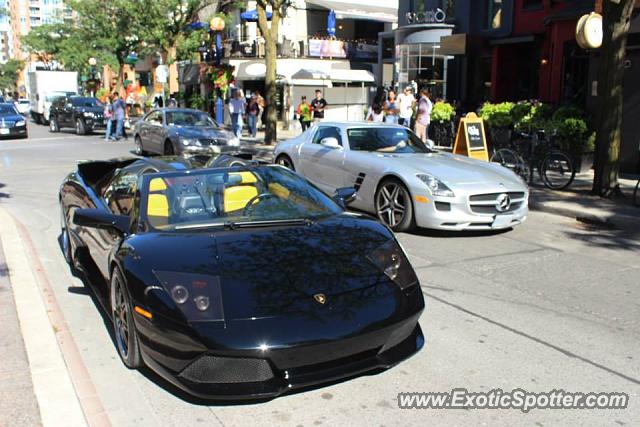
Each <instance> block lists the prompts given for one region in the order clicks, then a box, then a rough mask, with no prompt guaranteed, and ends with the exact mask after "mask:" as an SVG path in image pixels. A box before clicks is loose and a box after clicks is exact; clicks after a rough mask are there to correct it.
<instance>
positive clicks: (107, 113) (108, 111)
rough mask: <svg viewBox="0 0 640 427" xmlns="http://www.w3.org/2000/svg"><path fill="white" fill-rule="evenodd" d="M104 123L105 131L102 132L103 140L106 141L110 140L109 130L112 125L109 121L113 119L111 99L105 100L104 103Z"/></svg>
mask: <svg viewBox="0 0 640 427" xmlns="http://www.w3.org/2000/svg"><path fill="white" fill-rule="evenodd" d="M103 114H104V122H105V125H106V129H105V131H104V140H105V141H108V140H109V139H111V129H112V123H111V119H112V118H113V106H112V105H111V99H109V98H107V101H106V102H105V103H104V112H103Z"/></svg>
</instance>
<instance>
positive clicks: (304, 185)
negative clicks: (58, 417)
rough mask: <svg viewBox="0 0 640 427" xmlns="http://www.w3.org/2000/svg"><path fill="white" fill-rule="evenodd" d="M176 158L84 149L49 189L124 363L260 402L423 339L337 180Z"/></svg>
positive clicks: (188, 386) (68, 245)
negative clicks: (333, 183)
mask: <svg viewBox="0 0 640 427" xmlns="http://www.w3.org/2000/svg"><path fill="white" fill-rule="evenodd" d="M220 160H221V161H223V160H224V161H225V162H226V161H227V160H229V159H226V160H225V159H220ZM238 160H240V161H242V160H243V159H238ZM185 164H186V163H185V162H176V161H175V160H174V159H171V158H168V159H156V158H142V159H140V158H134V159H128V160H113V161H98V162H85V163H81V164H79V165H78V168H77V170H76V171H74V172H73V173H71V174H70V175H69V176H67V178H66V179H65V180H64V181H63V183H62V186H61V188H60V194H59V197H60V207H61V213H62V215H61V217H62V221H61V223H62V249H63V252H64V256H65V258H66V259H67V261H68V262H69V263H70V265H71V266H73V268H74V269H77V270H78V271H79V272H80V273H83V274H85V275H87V277H88V278H89V280H88V282H89V283H90V285H91V286H92V287H93V288H94V292H95V294H96V295H97V297H98V300H99V301H100V303H101V304H102V305H103V307H104V308H105V311H106V312H107V313H109V315H110V317H111V320H112V321H113V331H114V337H115V339H114V342H115V345H116V348H117V352H118V354H119V356H120V358H121V360H122V362H123V363H124V364H125V365H126V366H127V367H129V368H139V367H142V366H145V365H146V366H147V367H149V368H150V369H151V370H153V371H155V372H156V373H158V374H159V375H161V376H162V377H164V378H165V379H167V380H168V381H170V382H171V383H173V384H175V385H176V386H178V387H180V388H181V389H183V390H185V391H187V392H188V393H191V394H193V395H196V396H199V397H203V398H214V399H234V400H235V399H244V398H256V399H262V398H268V397H274V396H278V395H280V394H282V393H286V392H288V391H289V390H294V389H298V388H304V387H308V386H311V385H319V384H323V383H327V382H335V381H337V380H341V379H345V378H349V377H353V376H354V375H358V374H360V373H363V372H369V371H376V370H380V369H386V368H390V367H392V366H393V365H395V364H397V363H399V362H400V361H402V360H404V359H406V358H407V357H410V356H411V355H413V354H415V353H416V352H417V351H419V350H420V349H421V348H422V347H423V345H424V337H423V335H422V331H421V329H420V325H419V323H418V319H419V317H420V314H421V313H422V311H423V309H424V299H423V296H422V291H421V288H420V284H419V281H418V278H417V276H416V274H415V272H414V270H413V268H412V266H411V265H410V264H409V261H408V258H407V256H406V254H405V253H404V251H403V249H402V248H401V246H400V245H399V244H398V242H397V240H396V239H395V237H394V235H393V233H392V232H391V231H390V230H389V229H388V228H387V227H385V226H383V225H382V224H380V223H379V222H378V221H376V220H374V219H372V218H370V217H368V216H365V215H359V214H353V213H350V212H345V205H346V203H348V202H349V200H351V198H352V197H353V195H354V193H355V192H354V190H353V189H341V190H339V191H337V192H336V194H335V195H334V197H333V198H331V197H329V196H327V195H326V194H324V193H322V192H321V191H319V190H318V189H317V188H316V187H314V186H312V185H311V184H310V183H309V182H308V181H307V180H306V179H304V178H303V177H301V176H299V175H297V174H296V173H294V172H292V171H290V170H288V169H286V168H283V167H281V166H277V165H267V166H264V165H260V166H258V165H250V164H245V165H243V166H239V167H218V168H207V169H186V168H185Z"/></svg>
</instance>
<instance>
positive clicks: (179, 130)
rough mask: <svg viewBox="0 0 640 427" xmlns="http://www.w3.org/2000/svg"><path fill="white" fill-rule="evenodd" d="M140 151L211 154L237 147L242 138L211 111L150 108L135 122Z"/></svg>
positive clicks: (168, 153) (140, 152) (134, 134)
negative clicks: (215, 119)
mask: <svg viewBox="0 0 640 427" xmlns="http://www.w3.org/2000/svg"><path fill="white" fill-rule="evenodd" d="M133 136H134V141H135V144H136V154H139V155H144V154H147V153H153V154H164V155H173V154H187V155H188V154H211V153H220V152H225V151H235V150H236V149H237V147H238V146H239V144H240V141H239V139H238V138H237V137H236V136H235V135H233V133H231V132H230V131H228V130H226V129H223V128H221V127H220V126H218V124H217V123H216V122H215V121H214V120H213V119H212V118H211V117H210V116H209V115H208V114H207V113H204V112H202V111H199V110H193V109H187V108H160V109H155V110H152V111H150V112H149V113H148V114H147V115H145V116H144V117H143V118H142V119H140V120H138V121H137V122H136V124H135V128H134V132H133Z"/></svg>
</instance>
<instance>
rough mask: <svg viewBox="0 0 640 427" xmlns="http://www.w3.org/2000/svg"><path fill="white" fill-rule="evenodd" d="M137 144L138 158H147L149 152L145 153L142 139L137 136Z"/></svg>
mask: <svg viewBox="0 0 640 427" xmlns="http://www.w3.org/2000/svg"><path fill="white" fill-rule="evenodd" d="M134 141H135V143H136V154H137V155H138V156H146V155H147V152H146V151H144V149H143V147H142V138H140V136H139V135H136V137H135V140H134Z"/></svg>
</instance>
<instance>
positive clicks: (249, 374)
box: [179, 354, 274, 384]
mask: <svg viewBox="0 0 640 427" xmlns="http://www.w3.org/2000/svg"><path fill="white" fill-rule="evenodd" d="M179 376H180V377H181V378H184V379H186V380H189V381H191V382H195V383H223V384H237V383H251V382H261V381H267V380H270V379H272V378H273V377H274V375H273V371H272V370H271V366H269V362H267V361H266V360H265V359H253V358H246V357H218V356H212V355H208V354H206V355H204V356H201V357H200V358H198V359H196V360H195V361H194V362H193V363H191V364H190V365H189V366H187V367H186V368H184V370H183V371H182V372H181V373H180V375H179Z"/></svg>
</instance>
